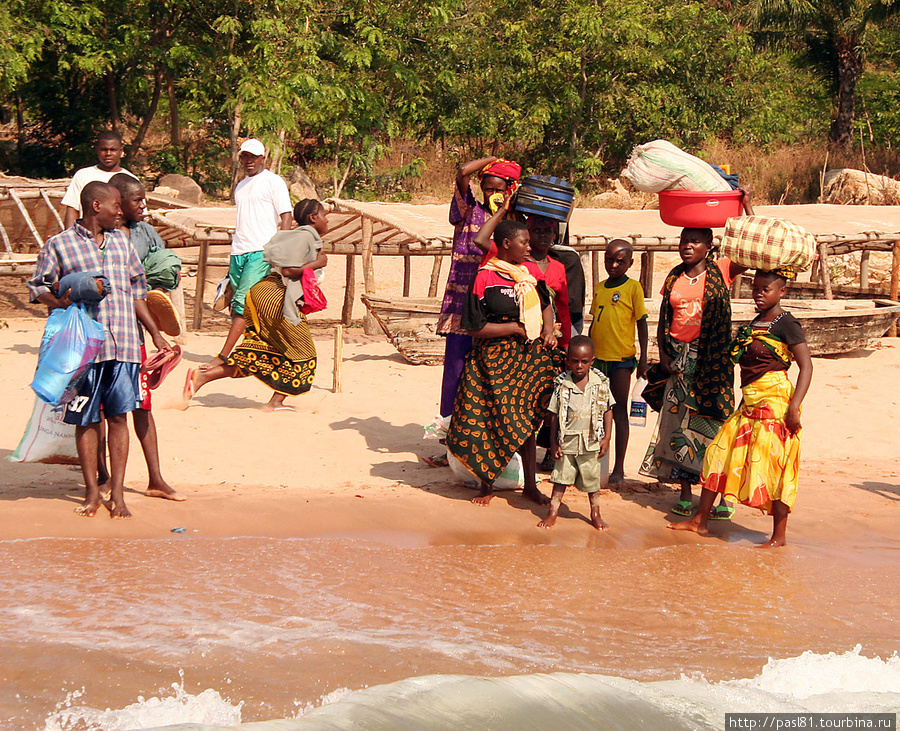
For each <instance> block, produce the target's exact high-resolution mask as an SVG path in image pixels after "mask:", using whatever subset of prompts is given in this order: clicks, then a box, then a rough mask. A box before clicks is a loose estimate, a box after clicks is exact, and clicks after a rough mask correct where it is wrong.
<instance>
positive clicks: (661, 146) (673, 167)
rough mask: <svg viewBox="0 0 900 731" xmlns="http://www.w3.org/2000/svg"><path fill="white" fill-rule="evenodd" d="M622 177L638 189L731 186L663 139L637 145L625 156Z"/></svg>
mask: <svg viewBox="0 0 900 731" xmlns="http://www.w3.org/2000/svg"><path fill="white" fill-rule="evenodd" d="M622 177H624V178H627V179H628V180H630V181H631V183H632V185H634V187H635V188H637V189H638V190H642V191H644V192H646V193H659V191H661V190H703V191H710V190H722V191H726V190H731V186H730V185H729V184H728V182H727V181H726V180H725V178H723V177H722V176H721V175H719V173H717V172H716V170H715V169H714V168H713V167H712V165H710V164H709V163H707V162H705V161H704V160H701V159H700V158H699V157H694V156H693V155H690V154H688V153H687V152H685V151H684V150H681V149H679V148H677V147H675V145H673V144H672V143H671V142H667V141H666V140H654V141H653V142H648V143H647V144H646V145H638V146H637V147H635V148H634V150H633V151H632V153H631V157H629V158H628V164H627V165H626V166H625V169H624V170H623V171H622Z"/></svg>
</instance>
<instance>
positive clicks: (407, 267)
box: [403, 254, 412, 297]
mask: <svg viewBox="0 0 900 731" xmlns="http://www.w3.org/2000/svg"><path fill="white" fill-rule="evenodd" d="M411 258H412V257H410V255H409V254H406V255H405V256H404V257H403V296H404V297H409V281H410V278H411V277H412V262H411V261H410V259H411Z"/></svg>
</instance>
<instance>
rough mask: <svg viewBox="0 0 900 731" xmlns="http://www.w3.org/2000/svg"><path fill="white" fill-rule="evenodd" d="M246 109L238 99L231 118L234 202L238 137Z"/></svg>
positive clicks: (232, 189) (241, 99) (232, 190)
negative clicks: (242, 115) (243, 112)
mask: <svg viewBox="0 0 900 731" xmlns="http://www.w3.org/2000/svg"><path fill="white" fill-rule="evenodd" d="M243 109H244V98H243V97H238V99H237V103H236V104H235V105H234V115H233V116H232V118H231V130H230V131H229V136H230V137H231V195H230V197H231V200H232V201H233V200H234V189H235V186H237V184H238V179H237V176H238V147H239V145H238V137H240V134H241V112H242V111H243Z"/></svg>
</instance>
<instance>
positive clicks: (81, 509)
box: [75, 498, 101, 518]
mask: <svg viewBox="0 0 900 731" xmlns="http://www.w3.org/2000/svg"><path fill="white" fill-rule="evenodd" d="M100 504H101V503H100V499H99V498H98V499H97V500H85V501H84V502H83V503H81V505H79V506H78V507H77V508H75V515H80V516H81V517H83V518H93V517H94V516H95V515H96V514H97V511H98V510H99V509H100Z"/></svg>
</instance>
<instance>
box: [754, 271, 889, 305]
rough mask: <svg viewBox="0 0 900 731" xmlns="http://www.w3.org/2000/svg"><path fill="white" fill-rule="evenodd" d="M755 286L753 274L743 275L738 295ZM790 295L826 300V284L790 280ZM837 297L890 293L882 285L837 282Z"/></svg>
mask: <svg viewBox="0 0 900 731" xmlns="http://www.w3.org/2000/svg"><path fill="white" fill-rule="evenodd" d="M752 287H753V276H752V275H751V274H742V275H741V290H740V295H738V297H746V296H747V295H749V294H750V290H751V288H752ZM787 288H788V297H789V298H790V299H792V300H824V299H825V285H823V284H822V283H821V282H797V281H790V282H788V285H787ZM831 291H832V294H833V295H834V298H835V299H839V300H876V299H883V298H884V299H886V298H887V297H888V293H887V292H886V291H885V290H884V289H882V288H880V287H859V286H857V285H840V284H835V285H832V287H831Z"/></svg>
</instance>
